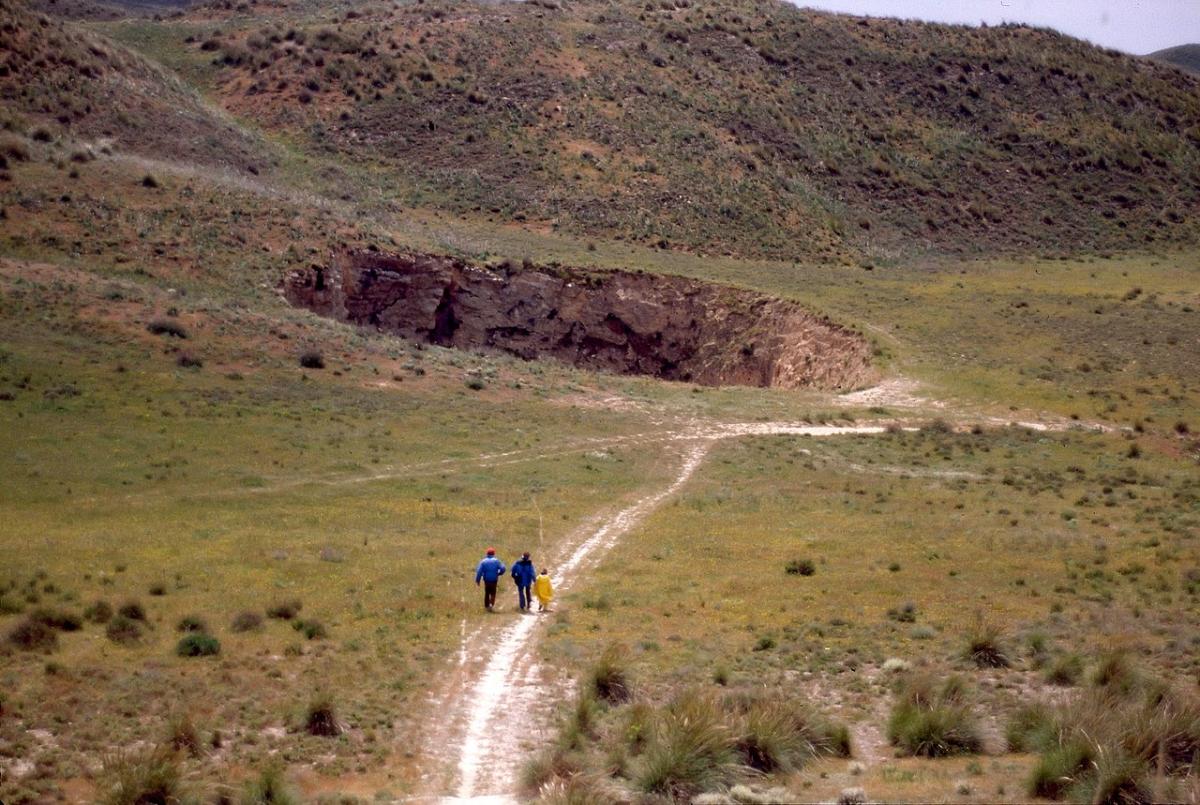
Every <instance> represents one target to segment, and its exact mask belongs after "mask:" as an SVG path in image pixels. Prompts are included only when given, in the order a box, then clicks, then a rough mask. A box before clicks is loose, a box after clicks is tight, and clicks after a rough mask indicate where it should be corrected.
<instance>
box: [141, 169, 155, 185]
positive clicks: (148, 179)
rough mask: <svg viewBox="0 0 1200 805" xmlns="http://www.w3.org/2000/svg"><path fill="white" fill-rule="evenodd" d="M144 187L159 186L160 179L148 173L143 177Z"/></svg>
mask: <svg viewBox="0 0 1200 805" xmlns="http://www.w3.org/2000/svg"><path fill="white" fill-rule="evenodd" d="M142 187H150V188H154V187H158V179H155V178H154V177H153V176H151V175H150V174H148V173H147V174H146V175H145V176H143V177H142Z"/></svg>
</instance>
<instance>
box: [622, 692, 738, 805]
mask: <svg viewBox="0 0 1200 805" xmlns="http://www.w3.org/2000/svg"><path fill="white" fill-rule="evenodd" d="M735 747H736V738H735V735H734V733H733V732H732V730H731V729H730V728H729V726H728V724H727V722H726V718H725V711H724V710H723V708H722V707H721V706H720V703H719V702H718V701H717V700H716V699H715V698H714V697H712V696H709V695H705V694H703V693H699V692H695V691H691V692H687V693H685V694H683V695H681V696H680V697H679V698H678V699H676V700H675V701H674V702H673V703H672V704H671V705H669V706H668V707H667V708H666V709H665V711H664V712H662V713H661V714H660V715H659V718H658V720H657V723H656V724H655V729H654V733H653V737H652V739H651V741H650V743H649V745H648V746H647V747H646V751H645V752H644V754H643V756H642V761H641V764H640V767H639V768H638V770H637V773H636V775H635V782H636V785H637V788H638V789H639V790H641V791H643V792H645V793H647V794H659V795H664V796H668V797H671V798H672V799H676V800H683V801H686V800H688V799H690V798H691V797H693V796H695V795H696V794H699V793H701V792H703V791H706V790H708V789H710V788H714V787H716V786H717V785H719V784H721V783H722V782H724V781H726V780H727V779H729V778H731V777H733V776H734V775H735V774H737V772H738V771H739V770H740V766H741V764H740V763H739V761H738V757H737V753H736V748H735Z"/></svg>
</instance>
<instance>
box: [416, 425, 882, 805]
mask: <svg viewBox="0 0 1200 805" xmlns="http://www.w3.org/2000/svg"><path fill="white" fill-rule="evenodd" d="M883 431H884V428H883V427H882V426H879V425H860V426H847V427H838V426H832V425H807V424H802V423H785V422H772V423H768V422H755V423H741V424H721V425H711V426H702V427H695V428H686V429H683V430H681V431H679V432H677V433H676V434H675V437H676V440H677V442H678V443H679V444H680V445H681V446H682V448H683V449H682V454H681V456H680V458H679V459H678V463H676V464H674V466H673V469H672V471H671V476H670V480H669V481H668V482H667V483H666V485H664V486H662V487H660V488H658V489H656V490H655V491H653V492H651V493H649V494H647V495H645V496H643V497H641V498H639V499H638V500H636V501H635V502H633V503H632V504H630V505H629V506H627V507H626V508H623V509H621V510H619V511H617V512H616V513H613V514H609V515H604V516H600V517H598V518H596V519H595V520H594V521H592V522H590V523H588V524H587V525H586V526H585V527H583V528H581V529H579V530H577V531H576V532H575V533H573V534H572V535H570V536H568V537H567V538H566V539H565V540H564V541H563V544H561V545H560V546H559V553H558V555H557V556H556V557H553V558H552V564H553V566H554V568H555V582H556V587H557V591H558V592H563V591H566V590H569V589H570V588H571V586H572V585H573V584H574V583H575V582H576V580H577V579H578V578H579V577H580V575H581V571H583V570H585V569H586V568H587V567H590V566H592V565H594V564H595V563H597V562H599V561H600V560H601V559H602V558H603V556H604V555H605V553H607V552H608V551H609V550H610V549H611V548H612V547H613V546H614V545H615V544H616V543H617V542H618V541H619V540H620V539H621V538H622V537H624V536H625V535H626V534H628V533H629V532H630V531H632V530H633V529H635V528H636V527H637V526H638V524H639V523H640V522H641V521H642V520H643V519H645V518H646V516H647V515H649V514H650V513H651V512H653V511H654V510H655V509H656V508H658V507H659V506H660V505H662V504H663V503H664V502H665V501H666V500H668V499H669V498H671V497H672V496H673V495H675V494H676V493H677V492H678V491H679V490H680V489H681V488H683V486H684V485H685V484H686V483H687V482H688V480H689V479H690V478H691V477H692V475H693V474H694V473H695V471H696V469H697V468H698V467H699V466H700V465H701V464H702V463H703V461H704V458H705V456H706V455H707V453H708V451H709V448H710V447H711V446H712V445H713V443H715V442H717V441H719V440H721V439H728V438H736V437H740V436H771V435H789V434H790V435H796V436H815V437H832V436H841V435H852V434H875V433H882V432H883ZM497 617H503V616H502V615H501V616H497ZM543 623H544V621H543V619H542V618H539V617H536V616H525V617H521V616H519V615H518V616H515V619H514V620H512V621H511V622H510V623H508V624H507V625H504V626H503V627H497V626H496V625H495V624H488V626H487V627H485V628H482V629H480V630H478V631H477V632H476V633H475V634H473V635H467V634H464V636H463V648H462V652H461V654H460V663H459V667H458V668H457V669H456V670H455V672H454V673H452V674H451V677H450V679H449V680H448V682H447V684H446V686H445V689H444V690H443V691H442V693H441V695H440V697H439V698H438V699H437V701H436V703H435V707H434V712H435V714H436V718H437V721H438V727H437V728H436V729H435V730H433V731H432V732H431V742H430V744H429V746H428V747H427V751H429V752H430V755H431V756H432V755H433V753H435V752H437V751H438V748H441V751H443V752H445V750H446V748H447V747H451V748H452V749H451V752H452V753H453V754H452V755H451V756H449V757H442V758H441V760H442V761H444V762H446V764H447V766H446V767H445V768H444V769H443V770H442V772H441V773H440V774H437V775H435V779H432V780H429V783H430V787H431V788H432V789H433V790H434V791H435V792H436V793H439V794H443V795H446V798H447V799H448V800H461V801H476V802H509V801H515V789H516V785H517V774H518V772H519V769H520V764H521V762H522V761H523V760H525V759H526V758H527V757H529V753H530V750H531V749H532V748H533V746H534V745H536V744H537V743H544V739H545V738H546V735H545V730H546V729H548V727H549V726H550V719H551V715H552V712H553V707H554V702H555V701H556V700H557V699H558V698H559V696H558V694H559V692H560V691H559V690H556V689H555V688H556V687H558V686H557V685H555V683H554V681H551V680H547V679H546V678H545V675H544V674H543V672H542V669H540V668H539V667H538V666H537V663H536V658H535V657H534V656H533V653H532V652H531V651H530V650H529V648H528V647H529V646H531V645H533V644H535V643H536V641H535V640H532V639H531V638H532V637H533V636H534V635H535V634H536V633H537V631H538V630H539V629H540V628H541V626H542V624H543ZM464 632H465V627H464ZM455 748H456V750H457V751H455Z"/></svg>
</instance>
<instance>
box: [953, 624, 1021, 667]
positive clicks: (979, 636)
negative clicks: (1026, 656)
mask: <svg viewBox="0 0 1200 805" xmlns="http://www.w3.org/2000/svg"><path fill="white" fill-rule="evenodd" d="M963 654H964V656H965V657H966V659H968V660H970V661H971V662H973V663H974V664H975V666H976V667H977V668H1008V667H1010V666H1011V665H1012V660H1011V659H1009V655H1008V649H1007V648H1006V647H1005V645H1004V640H1003V631H1002V630H1001V628H1000V627H999V626H998V625H996V624H994V623H985V622H983V621H980V622H979V623H977V624H976V625H975V628H974V630H972V632H971V634H970V635H969V636H968V638H967V645H966V648H965V649H964V651H963Z"/></svg>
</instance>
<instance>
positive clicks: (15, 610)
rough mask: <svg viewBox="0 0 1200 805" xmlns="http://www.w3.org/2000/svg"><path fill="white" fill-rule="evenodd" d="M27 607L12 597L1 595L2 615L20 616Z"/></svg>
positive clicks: (0, 611)
mask: <svg viewBox="0 0 1200 805" xmlns="http://www.w3.org/2000/svg"><path fill="white" fill-rule="evenodd" d="M24 611H25V605H24V604H22V603H21V602H20V601H18V600H17V599H16V598H15V597H13V596H11V595H0V615H20V614H21V613H22V612H24Z"/></svg>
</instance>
